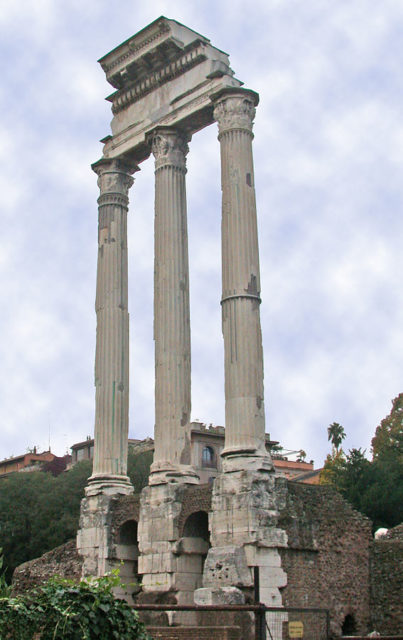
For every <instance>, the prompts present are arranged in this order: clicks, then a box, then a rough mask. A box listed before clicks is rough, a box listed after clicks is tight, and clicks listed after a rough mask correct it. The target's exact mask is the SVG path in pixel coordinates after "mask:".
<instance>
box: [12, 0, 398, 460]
mask: <svg viewBox="0 0 403 640" xmlns="http://www.w3.org/2000/svg"><path fill="white" fill-rule="evenodd" d="M160 15H165V16H167V17H169V18H174V19H176V20H178V21H179V22H182V23H184V24H186V25H187V26H189V27H191V28H193V29H195V30H196V31H199V32H200V33H202V34H203V35H205V36H206V37H208V38H210V39H211V41H212V43H213V44H214V45H215V46H216V47H218V48H220V49H223V50H224V51H227V52H228V53H229V54H230V60H231V66H232V68H233V69H234V71H235V74H236V76H237V77H238V78H239V79H240V80H242V81H243V82H244V83H245V86H246V87H248V88H251V89H254V90H256V91H257V92H259V94H260V105H259V107H258V109H257V114H256V122H255V141H254V160H255V173H256V176H255V181H256V189H257V202H258V217H259V233H260V252H261V271H262V298H263V304H262V308H261V312H262V330H263V339H264V355H265V394H266V417H267V431H269V432H270V434H271V436H272V438H274V439H276V440H280V442H281V443H282V444H283V445H284V446H285V447H286V448H289V449H300V448H303V449H304V450H305V451H306V452H307V457H308V459H311V458H313V459H314V460H315V466H318V467H319V466H321V464H322V462H323V459H324V457H325V455H326V453H327V452H328V451H329V445H328V442H327V432H326V429H327V426H328V425H329V423H331V422H333V421H337V422H340V423H341V424H342V425H343V426H344V428H345V431H346V433H347V438H346V441H345V445H346V446H345V448H346V449H349V448H351V447H363V448H366V449H367V451H368V452H369V447H370V440H371V437H372V435H373V433H374V430H375V428H376V426H377V424H379V422H380V420H381V419H382V418H383V417H384V416H385V415H386V414H388V413H389V410H390V406H391V400H392V398H394V397H395V396H396V395H397V394H398V393H399V392H401V391H403V388H402V383H401V371H402V368H403V340H402V331H403V311H402V310H403V304H402V303H403V288H402V284H401V283H402V275H401V274H402V272H403V251H402V239H403V218H402V213H401V210H402V203H403V180H402V173H403V116H402V108H401V96H402V95H403V86H402V85H403V82H402V77H403V76H402V73H401V60H402V53H403V52H402V46H403V45H402V43H403V3H402V2H401V1H400V0H382V2H374V1H373V0H309V2H304V1H303V0H257V1H255V2H250V3H246V2H241V1H240V0H214V1H213V0H204V1H203V2H195V1H194V0H170V2H169V3H167V2H160V1H158V0H148V2H139V1H138V0H115V2H113V3H112V2H110V0H108V1H107V0H86V1H85V2H82V0H80V1H78V0H64V1H63V2H60V0H19V1H18V2H16V1H15V0H0V54H1V60H2V82H1V87H0V193H1V220H2V242H1V245H0V292H1V298H2V304H1V308H0V425H1V427H0V458H3V457H9V456H11V455H17V454H20V453H23V452H25V451H26V449H27V447H32V446H34V445H36V446H38V447H39V448H40V449H41V450H42V449H45V448H47V447H48V442H49V438H50V442H51V446H52V450H53V451H54V452H55V453H57V454H59V455H62V454H64V453H65V451H66V450H67V449H68V448H69V447H70V446H71V445H72V444H73V443H74V442H77V441H80V440H83V439H85V437H86V436H87V435H90V434H92V433H93V422H94V387H93V368H94V352H95V313H94V297H95V275H96V253H97V205H96V199H97V196H98V190H97V185H96V176H95V174H93V173H92V171H91V169H90V164H91V163H92V162H94V161H95V160H97V159H98V158H99V157H100V156H101V153H102V145H101V144H100V143H99V139H100V138H103V137H104V136H105V135H107V134H108V133H109V123H110V120H111V112H110V104H109V103H108V102H105V101H104V98H105V97H106V96H107V95H108V94H109V93H111V91H112V88H111V87H110V86H109V85H108V84H107V82H106V80H105V76H104V74H103V72H102V70H101V68H100V66H99V65H98V64H97V59H98V58H100V57H101V56H102V55H104V54H105V53H107V52H108V51H110V50H111V49H113V48H114V47H115V46H117V45H118V44H120V43H121V42H122V41H124V40H125V39H127V38H128V37H130V36H131V35H133V34H134V33H136V32H137V31H138V30H140V29H141V28H143V27H144V26H146V25H147V24H148V23H150V22H151V21H153V20H154V19H156V18H157V17H158V16H160ZM216 136H217V131H216V129H215V127H213V126H212V127H209V128H208V129H206V130H204V131H202V132H200V133H199V134H197V135H196V136H195V137H194V138H193V141H192V142H191V145H190V149H191V150H190V153H189V156H188V179H187V188H188V212H189V236H190V237H189V242H190V265H191V283H190V284H191V305H192V306H191V311H192V359H193V391H192V393H193V400H192V402H193V411H192V413H193V418H194V419H200V420H202V421H204V422H207V423H214V424H223V419H224V395H223V345H222V337H221V328H220V304H219V300H220V170H219V145H218V142H217V139H216ZM152 164H153V163H152V161H151V160H149V161H148V162H146V163H144V164H143V165H142V170H141V171H140V172H139V173H138V174H136V181H135V185H134V187H133V188H132V190H131V193H130V216H129V219H130V221H129V255H130V291H129V295H130V313H131V400H130V402H131V409H130V435H131V436H132V437H145V436H147V435H152V433H153V424H154V407H153V341H152V288H153V283H152V277H153V275H152V274H153V189H154V186H153V166H152Z"/></svg>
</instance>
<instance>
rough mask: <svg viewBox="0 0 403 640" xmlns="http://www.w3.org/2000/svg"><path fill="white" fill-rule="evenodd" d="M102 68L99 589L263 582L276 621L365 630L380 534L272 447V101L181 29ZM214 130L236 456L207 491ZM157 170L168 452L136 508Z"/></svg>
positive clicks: (160, 365) (157, 303) (187, 591)
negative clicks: (134, 314)
mask: <svg viewBox="0 0 403 640" xmlns="http://www.w3.org/2000/svg"><path fill="white" fill-rule="evenodd" d="M99 62H100V64H101V66H102V69H103V70H104V72H105V74H106V79H107V81H108V82H109V83H110V84H111V85H112V86H113V88H114V92H113V93H112V95H110V96H109V97H108V100H109V101H110V102H111V104H112V112H113V120H112V123H111V134H110V135H108V136H107V137H106V138H104V139H103V141H102V142H103V143H104V149H103V156H102V158H101V159H100V160H98V161H97V162H95V164H93V165H92V168H93V170H94V171H95V172H96V174H97V176H98V185H99V189H100V195H99V199H98V205H99V228H98V267H97V289H96V314H97V337H96V362H95V388H96V409H95V449H94V466H93V473H92V476H91V478H90V479H89V482H88V486H87V488H86V496H85V498H84V500H83V502H82V507H81V518H80V529H79V532H78V536H77V548H78V552H79V554H80V557H81V559H82V571H83V574H84V575H95V576H100V575H104V574H105V573H106V572H107V571H109V570H110V569H111V568H113V567H115V566H118V565H119V563H121V562H122V561H123V566H122V577H123V578H124V579H127V580H128V583H129V584H130V580H132V579H133V578H136V579H138V582H139V583H140V584H141V594H139V589H140V587H139V588H138V589H137V590H134V589H133V588H132V589H131V590H130V589H128V590H127V591H126V592H124V593H121V594H120V595H123V596H124V597H126V598H127V599H128V601H129V602H132V603H133V601H134V600H135V599H138V598H140V597H143V599H144V601H148V602H150V601H152V600H151V598H152V596H153V595H155V594H157V595H158V597H159V600H158V601H159V602H164V598H165V601H169V602H176V603H178V604H192V603H194V602H196V603H199V604H203V603H204V604H214V603H226V602H238V603H241V602H245V601H247V600H248V598H249V601H250V600H251V596H252V594H253V575H254V568H256V567H257V568H259V575H260V593H259V597H260V601H261V602H262V603H264V604H266V605H267V606H277V607H285V606H299V607H308V606H311V607H312V606H316V607H320V606H322V607H327V608H328V609H330V611H331V620H332V623H331V624H332V625H333V627H332V629H333V631H334V632H335V633H338V632H340V631H341V629H342V624H343V620H346V619H348V620H349V621H350V620H352V621H354V624H355V625H356V629H357V631H365V630H367V629H368V625H369V620H370V612H369V609H370V600H369V597H370V596H369V586H368V585H369V558H370V551H369V550H370V544H371V532H370V523H369V521H368V520H367V519H366V518H365V517H364V516H362V515H361V514H358V513H357V512H354V511H353V509H352V508H351V507H350V506H349V505H347V503H345V502H344V501H343V499H342V498H341V497H340V496H335V494H334V492H332V491H330V490H328V489H323V488H322V487H307V486H304V487H302V486H299V485H297V484H296V483H294V484H293V483H287V480H286V479H285V478H281V477H278V475H277V474H276V473H275V471H274V468H273V463H272V460H271V457H270V454H269V452H268V451H267V450H266V447H265V413H264V393H263V353H262V339H261V329H260V316H259V307H260V302H261V300H260V276H259V251H258V234H257V220H256V202H255V185H254V172H253V154H252V140H253V133H252V129H253V120H254V116H255V110H256V107H257V105H258V102H259V97H258V94H257V93H255V92H254V91H252V90H250V89H246V88H244V87H243V86H242V82H240V81H239V80H238V79H236V78H235V76H234V73H233V71H232V70H231V68H230V65H229V58H228V55H227V54H226V53H224V52H223V51H221V50H219V49H217V48H216V47H214V46H213V45H212V44H211V42H210V41H209V40H208V39H207V38H205V37H204V36H202V35H200V34H198V33H196V32H195V31H193V30H192V29H189V28H187V27H185V26H183V25H181V24H179V23H178V22H176V21H175V20H170V19H167V18H165V17H160V18H158V19H157V20H155V21H154V22H153V23H151V24H150V25H148V26H147V27H146V28H144V29H143V30H141V31H140V32H138V33H137V34H136V35H134V36H133V37H131V38H129V39H128V40H127V41H126V42H124V43H123V44H121V45H119V46H118V47H117V48H116V49H114V50H113V51H111V52H110V53H108V54H107V55H105V56H104V57H103V58H101V59H100V61H99ZM214 123H217V125H218V140H219V148H220V154H221V185H222V299H221V307H222V332H223V338H224V357H225V362H224V369H225V444H224V449H223V451H222V453H221V456H222V473H220V474H218V476H217V477H216V479H215V480H214V482H213V484H212V486H207V485H202V484H200V481H199V476H198V474H197V471H196V469H195V467H194V466H192V464H191V457H190V437H191V353H190V314H189V267H188V240H187V211H186V156H187V154H188V153H191V150H190V151H189V149H191V140H192V136H193V135H195V134H197V132H198V131H199V130H201V129H202V128H204V127H206V126H208V125H211V124H214ZM217 153H218V145H217ZM151 155H152V156H153V157H154V162H155V232H154V233H155V276H154V339H155V432H154V440H155V453H154V462H153V464H152V467H151V474H150V478H149V484H148V486H147V487H146V488H145V489H144V490H143V491H142V494H141V496H140V497H138V496H134V495H132V494H133V488H132V486H131V484H130V481H129V478H128V477H127V442H128V393H129V312H128V268H127V251H128V247H127V212H128V202H129V201H128V193H129V189H130V188H131V187H132V185H133V182H134V178H133V175H134V174H135V173H136V172H138V171H139V168H140V165H141V163H142V162H144V161H145V160H147V159H148V157H149V156H151ZM346 527H348V531H347V532H346ZM147 598H148V600H147ZM168 598H171V599H170V600H169V599H168ZM284 611H285V610H284ZM287 619H288V618H287V613H286V612H284V616H283V621H286V620H287ZM181 620H183V617H182V619H181ZM175 621H176V622H178V621H179V619H178V618H177V619H175V617H174V616H171V618H170V622H171V623H175ZM188 621H190V622H194V620H193V619H189V620H188ZM187 637H193V636H191V635H189V636H187ZM203 637H204V636H203ZM211 637H213V636H211ZM245 637H246V636H245ZM274 637H276V638H281V637H282V636H281V632H279V633H278V634H277V635H276V634H275V636H274ZM284 637H285V636H284ZM287 637H288V636H287ZM294 637H297V636H294ZM310 637H318V638H319V637H325V636H323V635H321V636H319V635H318V636H314V635H312V636H310Z"/></svg>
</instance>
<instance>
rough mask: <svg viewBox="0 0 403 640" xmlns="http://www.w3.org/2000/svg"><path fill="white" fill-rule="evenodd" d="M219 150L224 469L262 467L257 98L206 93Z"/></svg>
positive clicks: (240, 92)
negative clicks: (255, 152) (255, 166)
mask: <svg viewBox="0 0 403 640" xmlns="http://www.w3.org/2000/svg"><path fill="white" fill-rule="evenodd" d="M213 101H214V118H215V120H216V121H217V122H218V127H219V136H218V139H219V141H220V149H221V185H222V302H221V304H222V330H223V337H224V357H225V448H224V451H223V452H222V456H223V459H224V460H223V469H224V471H226V470H227V471H231V470H236V469H238V468H245V467H250V466H254V467H256V465H258V466H262V465H263V467H264V468H269V467H270V465H271V462H270V456H268V454H267V453H266V449H265V415H264V394H263V350H262V337H261V328H260V311H259V306H260V273H259V248H258V236H257V220H256V200H255V188H254V174H253V156H252V139H253V134H252V126H253V119H254V115H255V105H256V104H257V102H258V96H257V94H255V93H254V92H252V91H247V90H243V89H233V90H232V89H231V90H227V91H224V92H222V93H221V94H219V95H218V96H215V97H213Z"/></svg>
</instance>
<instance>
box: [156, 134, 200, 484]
mask: <svg viewBox="0 0 403 640" xmlns="http://www.w3.org/2000/svg"><path fill="white" fill-rule="evenodd" d="M187 141H188V138H187V137H186V136H185V135H184V134H182V133H181V132H180V131H178V130H175V129H172V128H158V129H157V130H156V131H155V132H154V133H153V135H152V137H151V144H152V153H153V154H154V157H155V232H154V242H155V263H154V264H155V267H154V268H155V270H154V340H155V451H154V462H153V465H152V467H151V475H150V484H151V485H153V484H161V483H165V482H190V483H194V482H197V481H198V476H197V474H196V473H195V471H194V470H193V468H192V467H191V466H190V409H191V397H190V312H189V265H188V240H187V214H186V185H185V175H186V154H187V152H188V145H187Z"/></svg>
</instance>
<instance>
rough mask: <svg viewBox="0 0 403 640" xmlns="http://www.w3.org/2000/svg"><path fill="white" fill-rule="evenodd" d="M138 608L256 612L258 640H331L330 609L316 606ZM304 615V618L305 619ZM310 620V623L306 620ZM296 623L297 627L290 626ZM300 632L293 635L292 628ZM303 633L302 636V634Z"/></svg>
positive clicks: (143, 607)
mask: <svg viewBox="0 0 403 640" xmlns="http://www.w3.org/2000/svg"><path fill="white" fill-rule="evenodd" d="M133 609H135V610H136V611H139V612H141V611H150V612H174V611H180V612H186V611H187V612H196V613H201V612H233V613H242V612H244V613H253V614H254V615H255V634H254V635H255V640H289V638H293V637H294V638H306V640H327V638H329V621H330V619H329V611H328V609H320V608H313V607H307V608H302V607H266V605H264V604H250V605H249V604H231V605H229V604H228V605H224V604H223V605H216V604H214V605H194V604H193V605H178V604H135V605H134V606H133ZM301 618H302V619H301ZM307 620H308V621H309V622H308V623H307V622H306V621H307ZM290 624H291V625H294V626H293V627H290ZM291 629H294V633H296V634H299V635H294V636H293V635H290V633H293V632H292V631H290V630H291ZM301 632H302V635H300V634H301Z"/></svg>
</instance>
